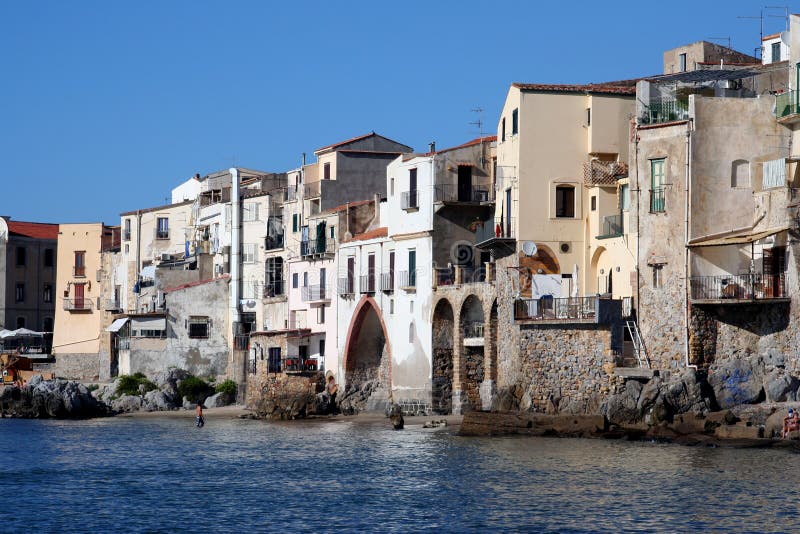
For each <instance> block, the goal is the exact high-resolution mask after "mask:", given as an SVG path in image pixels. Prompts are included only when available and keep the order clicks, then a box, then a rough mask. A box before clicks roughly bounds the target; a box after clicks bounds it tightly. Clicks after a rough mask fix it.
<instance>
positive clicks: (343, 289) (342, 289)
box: [339, 276, 355, 297]
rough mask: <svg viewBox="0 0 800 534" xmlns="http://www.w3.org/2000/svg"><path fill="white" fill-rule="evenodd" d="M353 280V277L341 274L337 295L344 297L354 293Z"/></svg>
mask: <svg viewBox="0 0 800 534" xmlns="http://www.w3.org/2000/svg"><path fill="white" fill-rule="evenodd" d="M354 282H355V280H354V279H353V278H348V277H346V276H343V277H341V278H339V296H341V297H346V296H349V295H352V294H353V293H355V288H354V287H353V286H354V285H355V283H354Z"/></svg>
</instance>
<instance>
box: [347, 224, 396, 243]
mask: <svg viewBox="0 0 800 534" xmlns="http://www.w3.org/2000/svg"><path fill="white" fill-rule="evenodd" d="M388 235H389V228H387V227H386V226H381V227H380V228H375V229H374V230H368V231H366V232H364V233H361V234H356V235H354V236H353V239H351V240H350V241H367V240H368V239H377V238H379V237H387V236H388Z"/></svg>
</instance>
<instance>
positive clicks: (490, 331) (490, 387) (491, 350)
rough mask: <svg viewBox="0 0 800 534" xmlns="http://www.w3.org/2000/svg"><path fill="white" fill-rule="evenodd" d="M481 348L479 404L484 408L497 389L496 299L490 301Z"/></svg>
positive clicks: (488, 407) (488, 406) (487, 406)
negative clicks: (483, 357) (481, 379)
mask: <svg viewBox="0 0 800 534" xmlns="http://www.w3.org/2000/svg"><path fill="white" fill-rule="evenodd" d="M484 330H485V336H484V344H483V350H484V352H485V354H486V360H485V363H484V374H483V382H482V383H481V390H480V391H481V405H482V407H483V409H484V410H490V409H491V407H492V397H494V394H495V392H496V391H497V347H498V345H499V342H500V340H499V339H498V337H497V331H498V324H497V299H495V300H494V301H493V302H492V307H491V308H490V309H489V322H488V323H487V324H486V326H485V328H484Z"/></svg>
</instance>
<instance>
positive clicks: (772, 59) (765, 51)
mask: <svg viewBox="0 0 800 534" xmlns="http://www.w3.org/2000/svg"><path fill="white" fill-rule="evenodd" d="M789 42H790V41H789V32H788V31H785V32H780V33H773V34H772V35H766V36H764V37H763V38H762V39H761V63H762V64H763V65H769V64H771V63H778V62H779V61H788V60H789Z"/></svg>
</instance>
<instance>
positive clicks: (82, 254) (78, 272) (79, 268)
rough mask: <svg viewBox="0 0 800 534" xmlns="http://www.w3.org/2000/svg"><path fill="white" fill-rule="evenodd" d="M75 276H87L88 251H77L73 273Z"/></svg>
mask: <svg viewBox="0 0 800 534" xmlns="http://www.w3.org/2000/svg"><path fill="white" fill-rule="evenodd" d="M72 274H73V275H74V276H86V251H85V250H76V251H75V264H74V268H73V271H72Z"/></svg>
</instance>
